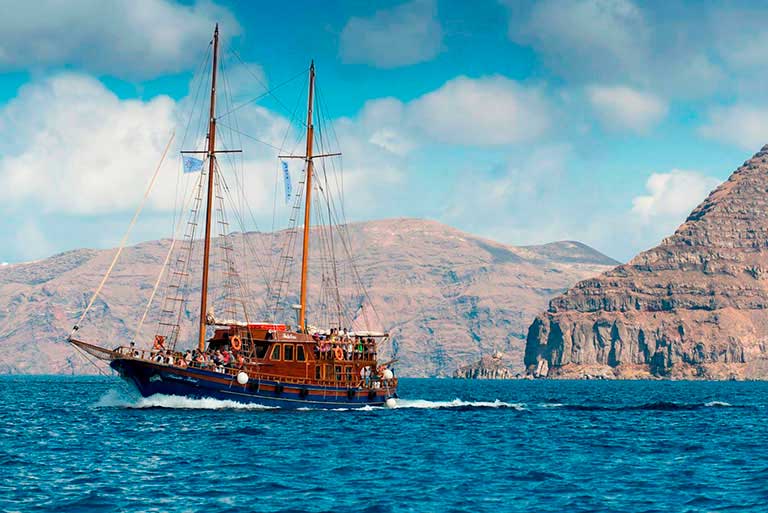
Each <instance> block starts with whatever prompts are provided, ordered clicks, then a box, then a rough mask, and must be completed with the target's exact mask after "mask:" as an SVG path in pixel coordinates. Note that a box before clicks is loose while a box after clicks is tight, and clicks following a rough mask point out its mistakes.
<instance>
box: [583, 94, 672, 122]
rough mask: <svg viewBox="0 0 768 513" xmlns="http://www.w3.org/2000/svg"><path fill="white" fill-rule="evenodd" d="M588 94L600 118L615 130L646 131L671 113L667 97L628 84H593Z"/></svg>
mask: <svg viewBox="0 0 768 513" xmlns="http://www.w3.org/2000/svg"><path fill="white" fill-rule="evenodd" d="M587 96H588V98H589V102H590V103H591V105H592V108H593V109H594V110H595V111H596V113H597V115H598V117H599V118H600V121H601V122H602V123H603V124H604V125H605V126H606V127H608V128H609V129H611V130H627V131H631V132H636V133H646V132H648V130H649V129H650V128H652V127H653V126H654V125H655V124H656V123H658V122H659V121H660V120H661V119H662V118H663V117H664V116H665V115H666V114H667V105H666V103H665V102H664V101H663V100H661V99H660V98H658V97H657V96H655V95H653V94H650V93H644V92H641V91H637V90H635V89H632V88H630V87H626V86H599V85H595V86H590V87H589V88H587Z"/></svg>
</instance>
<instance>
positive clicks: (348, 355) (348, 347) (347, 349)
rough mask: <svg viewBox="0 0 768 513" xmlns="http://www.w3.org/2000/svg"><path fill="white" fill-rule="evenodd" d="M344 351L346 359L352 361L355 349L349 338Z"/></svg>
mask: <svg viewBox="0 0 768 513" xmlns="http://www.w3.org/2000/svg"><path fill="white" fill-rule="evenodd" d="M344 349H345V351H344V357H345V358H346V359H347V360H351V359H352V351H354V349H355V347H354V346H353V345H352V342H351V341H350V340H349V338H347V345H346V347H345V348H344Z"/></svg>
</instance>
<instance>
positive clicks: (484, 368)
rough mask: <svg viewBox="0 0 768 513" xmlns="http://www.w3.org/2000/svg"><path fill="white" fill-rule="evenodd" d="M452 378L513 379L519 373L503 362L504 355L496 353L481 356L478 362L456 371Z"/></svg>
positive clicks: (518, 375)
mask: <svg viewBox="0 0 768 513" xmlns="http://www.w3.org/2000/svg"><path fill="white" fill-rule="evenodd" d="M515 366H517V365H515ZM453 377H454V378H460V379H514V378H516V377H520V373H515V371H514V370H513V369H512V368H511V367H510V366H509V365H508V364H507V362H506V361H505V359H504V353H501V352H498V351H497V352H495V353H493V354H490V355H485V356H483V357H482V358H481V359H480V361H478V362H475V363H473V364H471V365H465V366H463V367H460V368H458V369H456V372H454V373H453Z"/></svg>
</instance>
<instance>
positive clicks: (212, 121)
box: [197, 23, 219, 351]
mask: <svg viewBox="0 0 768 513" xmlns="http://www.w3.org/2000/svg"><path fill="white" fill-rule="evenodd" d="M218 54H219V24H218V23H217V24H216V28H215V29H214V31H213V63H212V65H213V71H212V73H211V110H210V117H209V120H208V197H207V200H206V201H207V202H206V209H205V241H204V245H203V283H202V289H201V292H200V329H199V333H198V340H197V347H198V348H199V349H200V351H205V334H206V329H207V327H208V322H207V314H208V268H209V266H210V258H211V218H212V217H213V213H212V211H213V173H214V172H215V169H216V69H217V68H218Z"/></svg>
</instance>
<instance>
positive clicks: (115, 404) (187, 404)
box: [95, 390, 276, 410]
mask: <svg viewBox="0 0 768 513" xmlns="http://www.w3.org/2000/svg"><path fill="white" fill-rule="evenodd" d="M95 406H96V407H97V408H131V409H146V408H169V409H180V410H274V409H276V407H274V406H264V405H261V404H245V403H238V402H236V401H223V400H219V399H211V398H207V397H206V398H202V399H192V398H189V397H182V396H177V395H162V394H156V395H152V396H150V397H142V398H140V399H136V400H127V399H125V398H123V397H121V396H120V395H119V394H118V393H117V392H115V391H114V390H110V391H109V392H107V393H106V394H104V395H103V396H102V397H101V398H100V399H99V400H98V402H96V404H95Z"/></svg>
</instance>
